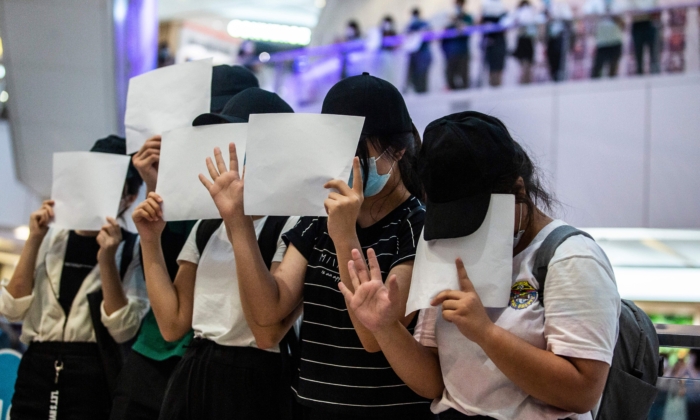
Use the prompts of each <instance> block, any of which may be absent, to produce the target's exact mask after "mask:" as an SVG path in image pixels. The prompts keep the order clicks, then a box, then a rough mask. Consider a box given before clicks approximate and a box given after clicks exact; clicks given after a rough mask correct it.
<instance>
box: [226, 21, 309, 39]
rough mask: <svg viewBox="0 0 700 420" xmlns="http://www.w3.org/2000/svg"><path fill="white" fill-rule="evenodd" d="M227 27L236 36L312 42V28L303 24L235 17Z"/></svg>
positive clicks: (230, 33)
mask: <svg viewBox="0 0 700 420" xmlns="http://www.w3.org/2000/svg"><path fill="white" fill-rule="evenodd" d="M227 29H228V33H229V35H231V36H232V37H234V38H244V39H253V40H257V41H268V42H279V43H282V44H295V45H308V44H309V42H311V29H309V28H304V27H302V26H290V25H278V24H275V23H262V22H251V21H249V20H238V19H234V20H232V21H231V22H229V24H228V28H227Z"/></svg>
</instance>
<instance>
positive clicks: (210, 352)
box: [160, 339, 292, 420]
mask: <svg viewBox="0 0 700 420" xmlns="http://www.w3.org/2000/svg"><path fill="white" fill-rule="evenodd" d="M291 400H292V399H291V390H290V380H289V371H288V370H285V369H283V363H282V356H281V355H280V354H279V353H272V352H268V351H265V350H259V349H256V348H252V347H229V346H221V345H218V344H216V343H214V342H212V341H209V340H203V339H194V340H193V341H192V343H191V344H190V347H189V348H188V349H187V352H186V353H185V355H184V357H183V358H182V360H181V361H180V363H178V365H177V367H176V368H175V371H174V372H173V375H172V376H171V377H170V382H169V384H168V389H167V391H166V392H165V399H164V400H163V407H162V409H161V412H160V418H161V419H162V420H190V419H198V420H219V419H246V420H248V419H250V420H256V419H260V420H275V419H286V418H288V417H289V416H291V412H292V408H291Z"/></svg>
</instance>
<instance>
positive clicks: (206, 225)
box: [195, 219, 224, 256]
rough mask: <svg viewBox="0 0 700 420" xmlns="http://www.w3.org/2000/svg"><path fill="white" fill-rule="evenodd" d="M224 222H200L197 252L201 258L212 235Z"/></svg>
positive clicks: (215, 220) (213, 220)
mask: <svg viewBox="0 0 700 420" xmlns="http://www.w3.org/2000/svg"><path fill="white" fill-rule="evenodd" d="M223 222H224V220H223V219H206V220H202V221H201V222H199V226H197V233H196V236H195V243H196V244H197V251H199V255H200V256H201V255H202V252H204V248H205V247H206V246H207V243H208V242H209V239H210V238H211V235H213V234H214V232H215V231H216V229H218V228H219V226H221V224H222V223H223Z"/></svg>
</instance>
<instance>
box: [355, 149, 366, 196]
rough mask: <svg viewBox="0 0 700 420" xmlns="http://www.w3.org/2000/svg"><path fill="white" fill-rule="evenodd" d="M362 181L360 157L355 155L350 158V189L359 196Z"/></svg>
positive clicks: (361, 189)
mask: <svg viewBox="0 0 700 420" xmlns="http://www.w3.org/2000/svg"><path fill="white" fill-rule="evenodd" d="M362 181H363V180H362V169H361V168H360V158H359V157H357V156H355V158H354V159H353V160H352V189H353V191H355V193H357V195H359V196H362V195H363V190H364V183H363V182H362Z"/></svg>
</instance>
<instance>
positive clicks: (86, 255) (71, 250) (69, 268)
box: [58, 230, 100, 316]
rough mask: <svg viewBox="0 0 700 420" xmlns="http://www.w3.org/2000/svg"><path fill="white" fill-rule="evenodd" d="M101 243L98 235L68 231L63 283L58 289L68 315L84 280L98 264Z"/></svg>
mask: <svg viewBox="0 0 700 420" xmlns="http://www.w3.org/2000/svg"><path fill="white" fill-rule="evenodd" d="M99 250H100V245H98V243H97V237H96V236H80V235H78V234H77V233H75V231H73V230H71V231H70V232H69V233H68V243H67V244H66V256H65V258H64V259H63V271H62V272H61V285H60V288H59V291H58V303H60V304H61V307H62V308H63V312H65V314H66V316H68V314H69V313H70V307H71V305H73V299H75V295H77V294H78V290H80V286H81V285H82V284H83V280H85V277H87V275H88V274H90V272H91V271H92V269H93V268H95V266H96V265H97V252H98V251H99Z"/></svg>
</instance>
